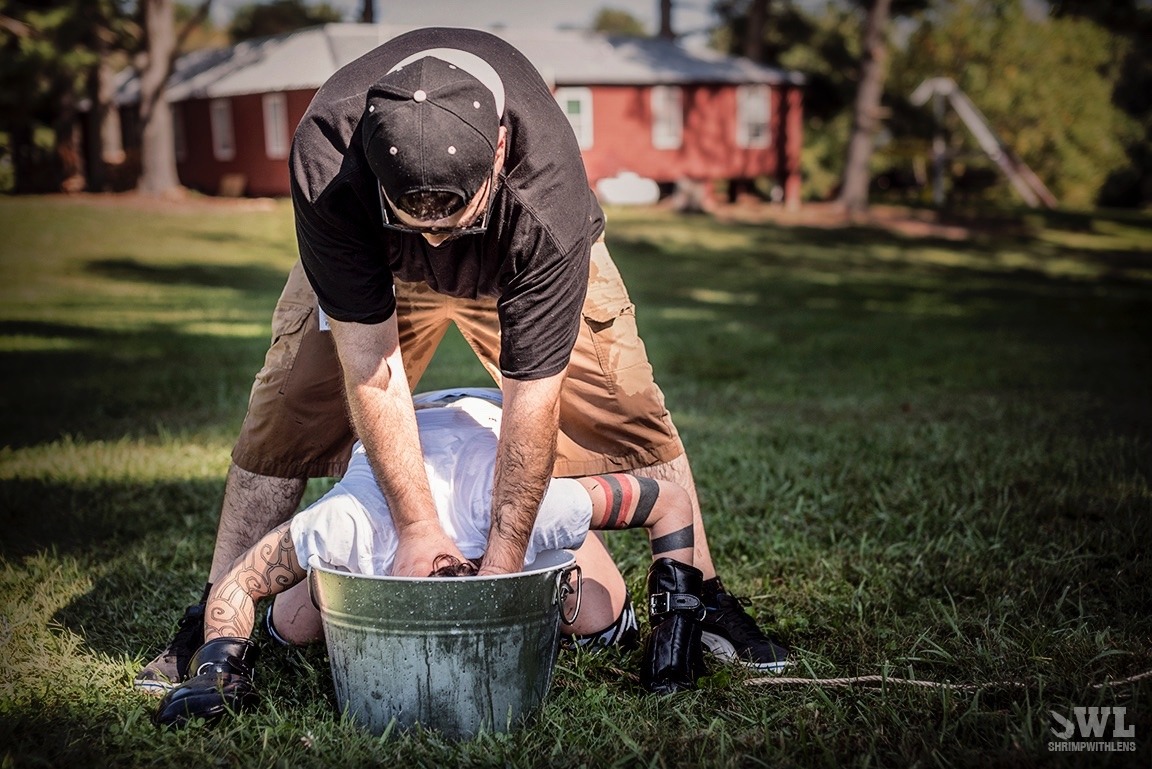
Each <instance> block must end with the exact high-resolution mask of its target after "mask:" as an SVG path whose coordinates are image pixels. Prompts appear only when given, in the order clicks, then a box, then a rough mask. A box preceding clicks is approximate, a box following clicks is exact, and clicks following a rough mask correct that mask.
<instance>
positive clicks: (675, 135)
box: [652, 85, 684, 150]
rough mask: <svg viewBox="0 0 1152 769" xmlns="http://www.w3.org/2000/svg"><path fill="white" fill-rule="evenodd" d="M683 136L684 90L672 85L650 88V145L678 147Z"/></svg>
mask: <svg viewBox="0 0 1152 769" xmlns="http://www.w3.org/2000/svg"><path fill="white" fill-rule="evenodd" d="M683 138H684V90H683V89H682V88H680V87H679V86H674V85H658V86H656V87H654V88H653V89H652V146H653V147H655V148H656V149H658V150H674V149H679V148H680V144H681V141H682V140H683Z"/></svg>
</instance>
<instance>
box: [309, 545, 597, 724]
mask: <svg viewBox="0 0 1152 769" xmlns="http://www.w3.org/2000/svg"><path fill="white" fill-rule="evenodd" d="M574 564H575V556H573V554H572V553H570V552H569V551H566V550H554V551H547V552H544V553H541V554H540V556H539V557H538V558H537V559H536V561H535V562H534V563H533V564H532V565H531V567H530V568H529V569H528V570H525V571H523V572H518V573H516V574H505V575H500V576H496V577H451V578H449V577H445V578H426V579H414V578H410V577H369V576H363V575H357V574H347V573H344V572H339V571H335V570H332V569H329V568H326V567H325V566H324V565H323V564H322V563H319V562H317V561H313V562H312V563H311V564H310V567H311V572H312V573H311V575H310V577H309V579H310V580H312V590H313V598H314V600H315V601H316V603H317V605H318V606H319V607H320V614H321V617H322V620H323V623H324V634H325V638H326V640H327V643H328V655H329V659H330V661H331V667H332V679H333V682H334V684H335V689H336V699H337V703H338V704H339V707H340V708H341V710H347V711H348V713H349V714H350V716H351V717H352V718H353V719H354V720H355V721H356V722H357V723H359V724H360V725H362V726H363V727H365V728H366V729H368V730H369V731H371V732H372V733H373V734H381V733H383V732H384V730H385V729H386V728H387V727H388V724H389V723H391V722H392V721H393V719H395V722H396V725H397V726H398V727H400V728H407V727H411V726H413V725H414V724H416V723H419V724H421V725H422V726H424V727H426V728H431V729H437V730H439V731H440V732H442V733H443V734H445V735H446V736H450V737H453V738H457V739H467V738H469V737H471V736H473V735H475V734H477V733H478V732H480V731H481V730H482V729H487V730H490V731H495V732H503V731H508V730H509V729H511V728H514V727H515V726H517V725H518V724H519V723H521V722H522V721H523V720H524V719H525V718H526V717H528V716H530V715H531V714H532V713H533V712H535V710H536V709H537V708H538V707H539V706H540V704H541V702H543V700H544V696H545V695H546V694H547V692H548V688H549V686H550V685H551V682H552V670H553V667H554V665H555V661H556V652H557V647H558V644H559V640H560V608H561V603H562V593H563V592H564V588H563V587H562V586H563V585H565V584H568V583H569V582H571V586H572V588H573V589H575V587H576V582H577V581H578V579H579V577H578V576H576V575H573V572H574V571H576V567H575V565H574Z"/></svg>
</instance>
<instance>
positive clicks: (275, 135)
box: [263, 93, 288, 160]
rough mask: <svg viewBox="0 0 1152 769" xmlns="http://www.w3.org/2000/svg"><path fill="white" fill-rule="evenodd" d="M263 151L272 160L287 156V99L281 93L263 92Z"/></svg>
mask: <svg viewBox="0 0 1152 769" xmlns="http://www.w3.org/2000/svg"><path fill="white" fill-rule="evenodd" d="M263 102H264V152H265V153H266V154H267V155H268V157H269V158H272V159H273V160H280V159H282V158H286V157H288V100H287V98H286V97H285V96H284V94H282V93H266V94H264V99H263Z"/></svg>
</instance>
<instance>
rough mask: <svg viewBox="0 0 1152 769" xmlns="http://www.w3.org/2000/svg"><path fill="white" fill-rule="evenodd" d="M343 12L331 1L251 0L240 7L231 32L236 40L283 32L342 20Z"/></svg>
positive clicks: (229, 30) (233, 20) (229, 27)
mask: <svg viewBox="0 0 1152 769" xmlns="http://www.w3.org/2000/svg"><path fill="white" fill-rule="evenodd" d="M341 19H343V14H342V13H341V12H340V11H338V10H337V9H335V8H333V7H332V6H331V5H329V4H328V3H324V2H321V3H315V4H313V3H307V2H305V0H272V2H265V3H259V2H257V3H249V4H247V5H244V6H241V7H240V8H238V9H237V10H236V15H235V16H233V17H232V23H231V24H230V25H229V26H228V34H229V36H230V37H231V38H232V41H233V42H236V43H238V42H240V41H241V40H251V39H252V38H256V37H266V36H268V35H282V34H284V33H285V32H292V31H294V30H297V29H303V28H305V27H314V26H318V25H320V24H329V23H331V22H335V21H340V20H341Z"/></svg>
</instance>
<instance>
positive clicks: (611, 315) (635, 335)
mask: <svg viewBox="0 0 1152 769" xmlns="http://www.w3.org/2000/svg"><path fill="white" fill-rule="evenodd" d="M584 323H585V325H586V326H587V327H588V334H589V336H590V338H591V341H592V348H593V350H594V351H595V355H596V362H597V364H598V365H599V367H600V372H601V373H602V374H603V376H604V380H605V384H606V386H607V389H608V393H609V394H610V395H613V396H615V395H616V393H617V391H618V390H620V389H623V390H625V392H626V393H627V394H634V392H635V391H637V390H640V389H643V388H644V387H645V386H646V385H647V384H648V383H649V382H650V381H651V367H650V366H649V365H648V355H647V353H646V352H645V350H644V343H643V342H642V341H641V340H640V334H639V332H638V331H637V329H636V306H635V305H634V304H632V303H631V302H625V303H622V304H616V305H599V306H596V307H585V308H584Z"/></svg>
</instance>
